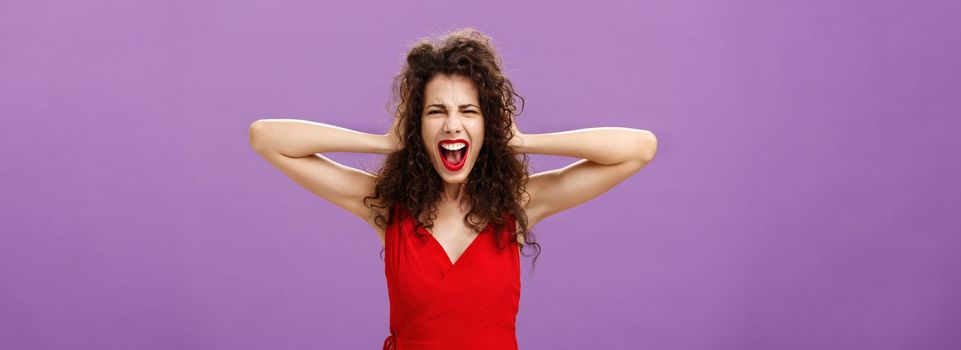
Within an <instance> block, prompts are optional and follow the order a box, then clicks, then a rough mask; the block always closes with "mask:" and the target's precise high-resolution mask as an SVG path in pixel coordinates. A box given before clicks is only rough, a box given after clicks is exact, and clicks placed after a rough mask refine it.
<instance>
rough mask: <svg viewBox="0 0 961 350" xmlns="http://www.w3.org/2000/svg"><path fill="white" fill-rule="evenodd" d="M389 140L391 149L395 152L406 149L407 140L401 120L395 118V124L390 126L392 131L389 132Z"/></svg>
mask: <svg viewBox="0 0 961 350" xmlns="http://www.w3.org/2000/svg"><path fill="white" fill-rule="evenodd" d="M384 136H387V139H388V140H390V145H391V147H392V148H391V149H392V150H394V152H397V151H400V150H402V149H404V145H405V140H404V132H403V127H401V125H400V118H397V117H394V122H393V123H391V125H390V130H388V131H387V134H386V135H384Z"/></svg>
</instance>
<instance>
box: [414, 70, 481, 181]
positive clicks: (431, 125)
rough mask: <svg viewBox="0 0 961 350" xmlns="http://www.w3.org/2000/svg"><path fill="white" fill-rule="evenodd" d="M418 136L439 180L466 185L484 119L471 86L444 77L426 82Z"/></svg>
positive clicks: (462, 80)
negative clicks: (419, 134) (438, 175)
mask: <svg viewBox="0 0 961 350" xmlns="http://www.w3.org/2000/svg"><path fill="white" fill-rule="evenodd" d="M420 133H421V138H422V139H423V140H424V146H425V148H426V149H427V150H428V154H429V155H430V159H431V163H433V165H434V169H436V170H437V173H439V174H440V177H441V178H442V179H444V181H445V182H447V183H452V184H454V183H463V182H465V181H466V180H467V175H468V174H470V171H471V169H472V168H473V167H474V162H475V161H476V160H477V155H478V154H480V150H481V146H482V145H483V144H484V116H483V115H481V109H480V103H479V102H478V97H477V89H476V88H475V87H474V83H473V82H472V81H471V80H470V79H468V78H466V77H463V76H460V75H444V74H437V75H435V76H434V77H433V78H432V79H431V80H430V81H428V82H427V86H426V87H425V88H424V110H423V111H422V113H421V132H420Z"/></svg>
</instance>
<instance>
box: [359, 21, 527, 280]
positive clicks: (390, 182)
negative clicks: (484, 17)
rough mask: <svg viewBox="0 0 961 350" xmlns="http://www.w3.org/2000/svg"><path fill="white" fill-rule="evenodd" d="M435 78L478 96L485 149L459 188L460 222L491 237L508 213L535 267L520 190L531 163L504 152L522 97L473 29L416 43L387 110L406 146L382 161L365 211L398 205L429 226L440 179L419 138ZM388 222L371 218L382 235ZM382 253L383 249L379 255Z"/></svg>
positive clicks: (388, 215) (388, 217) (380, 214)
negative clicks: (470, 88) (449, 78)
mask: <svg viewBox="0 0 961 350" xmlns="http://www.w3.org/2000/svg"><path fill="white" fill-rule="evenodd" d="M438 74H444V75H461V76H464V77H466V78H469V79H470V80H471V81H472V82H473V84H474V87H475V88H476V89H477V92H478V99H479V103H480V108H481V114H482V115H483V116H484V135H485V136H484V144H483V147H481V151H480V153H479V154H478V155H477V162H476V164H475V165H474V168H473V169H471V172H470V174H468V177H467V180H466V184H465V186H464V191H465V196H464V198H463V199H462V203H464V202H465V201H466V202H467V204H469V206H468V207H469V211H468V212H467V215H466V217H465V218H464V222H465V223H466V224H467V226H468V227H471V228H473V229H474V230H475V231H481V230H483V229H484V227H483V226H481V224H483V223H489V224H491V225H492V226H493V228H494V229H495V230H497V231H495V232H500V230H501V229H503V227H504V225H505V223H506V222H508V221H507V220H506V218H505V214H510V215H512V216H513V218H514V219H515V221H516V222H517V223H518V224H519V225H518V226H519V227H518V228H517V229H516V230H515V229H514V228H511V229H510V231H509V232H513V236H511V238H513V242H517V243H518V244H520V246H521V252H522V253H521V254H522V255H524V256H530V255H527V254H523V251H524V248H527V247H528V246H529V247H531V248H532V249H534V251H535V254H534V255H533V258H534V259H533V264H535V265H536V263H537V256H538V255H540V250H541V249H540V245H539V244H538V243H537V242H535V241H534V239H533V238H534V237H533V232H531V231H530V230H529V228H528V227H527V214H526V212H525V210H524V208H522V207H521V205H520V200H521V198H522V196H528V197H529V193H527V191H526V189H525V188H526V185H527V181H528V170H527V169H528V163H529V158H528V156H527V155H526V154H523V153H521V154H520V159H518V158H517V155H515V154H514V152H513V151H512V150H511V149H510V147H509V146H508V141H510V140H511V138H513V136H514V134H513V132H512V130H511V128H512V125H513V122H514V120H513V119H514V117H515V116H518V115H520V112H522V111H523V103H524V98H523V97H521V96H520V95H519V94H517V92H515V91H514V88H513V85H512V84H511V82H510V80H508V78H507V77H506V76H505V75H504V74H503V73H502V72H501V59H500V57H498V55H497V53H496V52H495V50H494V46H493V45H492V43H491V39H490V38H489V37H488V36H486V35H484V34H482V33H481V32H479V31H477V30H476V29H473V28H463V29H459V30H455V31H451V32H448V33H445V34H443V35H442V36H440V37H439V38H435V39H434V40H431V39H427V38H424V39H420V40H419V41H417V42H415V43H414V44H413V45H412V46H411V48H410V50H409V51H408V52H407V57H406V63H405V64H404V67H403V69H402V70H401V72H400V73H399V74H398V75H397V76H396V77H395V78H394V80H393V84H392V91H391V93H392V94H391V101H390V102H389V105H388V108H389V109H392V111H391V112H393V113H394V118H399V119H398V120H397V123H398V129H399V131H400V132H398V134H399V135H402V137H403V143H404V147H403V148H402V149H401V150H399V151H396V152H393V153H391V154H389V155H388V156H387V158H386V159H385V160H384V163H383V166H382V167H381V169H380V171H379V172H378V173H377V174H376V176H377V179H376V186H375V189H374V195H373V196H367V197H365V198H364V205H365V206H366V207H369V208H370V209H371V211H375V210H374V208H375V207H377V208H381V209H385V208H394V206H395V205H400V206H402V207H403V208H405V209H407V210H408V212H409V213H410V214H411V215H412V216H413V217H414V218H421V217H422V216H421V215H422V214H423V213H425V212H426V213H427V215H426V220H427V222H426V223H420V224H422V225H423V226H425V227H432V226H433V221H434V219H436V218H437V213H436V211H437V203H438V201H439V200H440V197H441V193H442V190H443V185H444V183H443V182H444V180H443V179H442V178H441V177H440V174H438V173H437V171H436V170H435V169H434V168H433V167H432V165H431V162H430V158H429V157H430V156H429V154H428V153H427V150H426V148H425V145H424V144H423V141H422V140H421V139H420V136H419V135H420V128H421V111H422V109H423V106H424V89H425V87H426V85H427V82H428V81H430V79H431V78H433V77H434V76H436V75H438ZM514 96H517V97H518V98H520V100H521V111H518V110H517V108H516V107H515V105H514ZM368 202H370V203H368ZM393 220H394V215H393V211H392V210H390V209H387V210H384V211H377V212H376V213H375V217H374V222H375V223H376V224H377V226H379V227H380V228H382V229H386V227H387V226H388V225H389V224H391V223H392V222H393ZM418 221H419V219H418ZM518 236H523V240H521V241H519V240H518V238H519V237H518ZM422 238H426V236H425V237H422ZM495 241H496V244H497V246H498V247H499V248H500V249H504V248H505V244H504V243H506V242H503V241H502V237H501V236H500V235H495ZM521 242H524V243H521ZM506 246H508V247H510V246H512V245H509V244H508V245H506ZM383 252H384V251H383V249H382V250H381V254H383ZM382 258H383V257H382ZM532 268H533V265H532Z"/></svg>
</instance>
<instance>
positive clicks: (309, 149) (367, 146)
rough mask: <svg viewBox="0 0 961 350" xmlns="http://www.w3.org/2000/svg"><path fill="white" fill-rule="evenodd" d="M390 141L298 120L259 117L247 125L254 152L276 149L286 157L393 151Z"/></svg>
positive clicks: (368, 134) (275, 150)
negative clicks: (329, 153)
mask: <svg viewBox="0 0 961 350" xmlns="http://www.w3.org/2000/svg"><path fill="white" fill-rule="evenodd" d="M391 141H392V140H391V138H390V137H389V136H388V135H378V134H370V133H365V132H360V131H354V130H350V129H346V128H342V127H339V126H335V125H330V124H324V123H318V122H313V121H308V120H299V119H261V120H258V121H256V122H254V123H253V124H251V126H250V143H251V146H252V147H253V148H254V149H255V150H256V151H257V152H262V151H271V152H278V153H281V154H284V155H286V156H289V157H306V156H310V155H313V154H315V153H326V152H355V153H382V154H386V153H391V152H393V151H394V150H395V145H394V144H393V142H391Z"/></svg>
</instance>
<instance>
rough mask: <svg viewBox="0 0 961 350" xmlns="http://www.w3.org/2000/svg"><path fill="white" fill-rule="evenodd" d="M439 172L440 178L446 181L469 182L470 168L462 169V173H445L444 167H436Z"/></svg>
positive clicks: (455, 182) (452, 182) (450, 182)
mask: <svg viewBox="0 0 961 350" xmlns="http://www.w3.org/2000/svg"><path fill="white" fill-rule="evenodd" d="M435 170H437V173H438V174H440V178H441V179H442V180H444V182H446V183H449V184H461V183H465V182H467V175H468V174H470V169H467V168H465V169H462V170H463V173H462V174H444V173H443V172H444V169H435Z"/></svg>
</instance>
